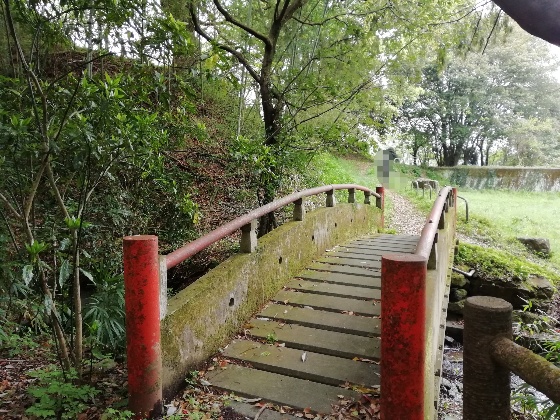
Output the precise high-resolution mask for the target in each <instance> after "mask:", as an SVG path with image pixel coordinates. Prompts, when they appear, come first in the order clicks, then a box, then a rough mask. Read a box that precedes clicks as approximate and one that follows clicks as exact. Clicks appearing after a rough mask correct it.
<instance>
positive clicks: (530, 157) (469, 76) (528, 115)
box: [397, 24, 560, 166]
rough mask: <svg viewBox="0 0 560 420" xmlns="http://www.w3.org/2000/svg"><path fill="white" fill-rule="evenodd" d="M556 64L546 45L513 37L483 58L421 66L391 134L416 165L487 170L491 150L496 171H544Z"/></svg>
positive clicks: (551, 154)
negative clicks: (512, 167)
mask: <svg viewBox="0 0 560 420" xmlns="http://www.w3.org/2000/svg"><path fill="white" fill-rule="evenodd" d="M477 27H478V24H477ZM520 57H521V59H520ZM555 61H556V59H555V58H554V57H552V55H551V53H550V50H549V48H548V46H547V45H545V44H544V43H543V42H541V41H540V40H535V39H534V38H532V37H530V36H528V35H527V34H525V33H522V32H520V31H513V32H512V33H511V34H510V35H509V37H508V39H507V43H505V44H504V43H497V42H496V43H491V44H490V45H489V47H488V48H487V49H485V52H484V54H480V53H478V51H475V52H472V51H471V52H468V53H465V51H464V50H461V51H460V52H459V53H449V54H447V60H444V61H442V62H440V63H431V64H429V65H427V66H426V67H424V69H423V77H422V80H421V91H420V92H419V94H418V95H417V97H416V98H412V99H409V100H408V101H406V102H405V103H404V104H403V106H402V107H401V109H400V115H399V119H398V127H399V130H397V135H400V136H401V137H402V139H403V142H404V143H405V147H406V148H407V149H408V150H409V151H410V152H412V155H413V158H414V160H415V162H414V163H415V164H417V163H424V164H427V163H429V162H430V159H431V160H432V161H433V160H435V161H436V162H437V164H438V166H455V165H457V164H459V163H463V164H465V165H472V164H475V165H476V164H481V165H488V164H489V163H491V162H493V161H496V159H495V158H493V157H492V156H491V155H492V154H493V153H494V152H495V151H496V150H498V149H500V156H499V160H500V161H501V164H516V165H517V164H532V165H536V164H550V163H552V162H554V161H555V159H558V151H557V147H556V145H557V140H556V137H555V136H554V133H556V132H557V131H558V127H557V119H558V115H559V114H560V108H558V106H557V104H555V99H554V94H552V92H555V91H556V90H557V89H558V81H557V80H556V79H555V78H554V76H553V72H554V71H555V70H556V68H557V64H554V62H555ZM536 75H538V76H536ZM419 161H420V162H419Z"/></svg>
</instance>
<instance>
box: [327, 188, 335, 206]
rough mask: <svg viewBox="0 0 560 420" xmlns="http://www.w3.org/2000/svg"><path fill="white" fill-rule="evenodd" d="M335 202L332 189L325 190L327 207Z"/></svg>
mask: <svg viewBox="0 0 560 420" xmlns="http://www.w3.org/2000/svg"><path fill="white" fill-rule="evenodd" d="M335 204H336V200H335V198H334V190H330V191H327V207H334V205H335Z"/></svg>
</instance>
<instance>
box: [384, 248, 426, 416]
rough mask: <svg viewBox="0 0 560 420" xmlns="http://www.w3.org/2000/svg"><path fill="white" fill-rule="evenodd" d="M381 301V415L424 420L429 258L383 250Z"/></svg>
mask: <svg viewBox="0 0 560 420" xmlns="http://www.w3.org/2000/svg"><path fill="white" fill-rule="evenodd" d="M381 301H382V302H383V305H382V306H381V390H382V392H381V418H382V419H384V420H392V419H395V420H396V419H407V420H420V419H422V420H423V419H424V389H425V386H426V384H424V368H425V357H426V356H425V354H426V350H425V347H426V343H425V340H426V325H425V320H426V259H425V258H423V257H421V256H420V255H416V254H385V255H384V256H382V257H381ZM427 386H433V384H432V383H430V384H428V385H427Z"/></svg>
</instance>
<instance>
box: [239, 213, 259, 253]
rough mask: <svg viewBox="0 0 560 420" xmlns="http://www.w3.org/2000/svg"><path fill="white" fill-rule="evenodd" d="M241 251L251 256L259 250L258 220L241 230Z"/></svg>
mask: <svg viewBox="0 0 560 420" xmlns="http://www.w3.org/2000/svg"><path fill="white" fill-rule="evenodd" d="M239 248H240V251H241V252H243V253H245V254H250V253H251V252H254V251H255V249H257V219H255V220H252V221H251V223H247V224H246V225H245V226H243V227H242V228H241V241H240V243H239Z"/></svg>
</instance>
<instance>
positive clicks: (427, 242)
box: [414, 187, 452, 259]
mask: <svg viewBox="0 0 560 420" xmlns="http://www.w3.org/2000/svg"><path fill="white" fill-rule="evenodd" d="M451 190H452V188H451V187H444V188H442V189H441V190H440V192H439V195H438V198H437V199H436V201H435V202H434V205H433V207H432V211H431V212H430V214H429V215H428V218H427V219H426V224H425V225H424V228H423V229H422V233H421V234H420V239H419V240H418V244H417V245H416V250H415V251H414V253H415V254H416V255H421V256H422V257H425V258H426V259H428V258H429V257H430V252H431V251H432V245H433V243H434V238H435V236H436V233H437V230H438V225H439V219H440V217H441V212H442V211H443V207H444V205H445V202H446V201H447V197H448V196H449V193H450V192H451Z"/></svg>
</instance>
